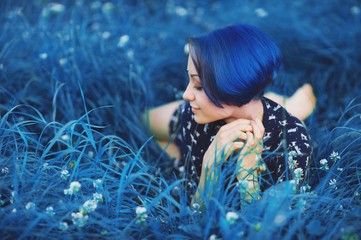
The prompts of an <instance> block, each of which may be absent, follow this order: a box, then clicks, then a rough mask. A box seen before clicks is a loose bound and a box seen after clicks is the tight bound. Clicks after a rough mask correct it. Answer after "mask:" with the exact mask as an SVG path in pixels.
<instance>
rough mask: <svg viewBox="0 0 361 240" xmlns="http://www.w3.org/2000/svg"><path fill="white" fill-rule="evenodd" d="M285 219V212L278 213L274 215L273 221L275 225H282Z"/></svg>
mask: <svg viewBox="0 0 361 240" xmlns="http://www.w3.org/2000/svg"><path fill="white" fill-rule="evenodd" d="M286 220H287V217H286V215H285V214H282V213H279V214H277V215H276V217H275V219H274V223H275V224H276V225H278V226H279V225H283V224H284V223H285V222H286Z"/></svg>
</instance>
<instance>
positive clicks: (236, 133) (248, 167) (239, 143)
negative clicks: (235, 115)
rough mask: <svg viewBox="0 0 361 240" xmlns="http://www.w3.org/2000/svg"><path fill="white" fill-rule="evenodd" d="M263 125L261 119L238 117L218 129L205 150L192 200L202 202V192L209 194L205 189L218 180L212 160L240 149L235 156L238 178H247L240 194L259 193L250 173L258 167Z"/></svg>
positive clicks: (219, 158)
mask: <svg viewBox="0 0 361 240" xmlns="http://www.w3.org/2000/svg"><path fill="white" fill-rule="evenodd" d="M263 133H264V128H263V124H262V122H261V121H260V120H256V121H251V120H245V119H238V120H236V121H234V122H231V123H228V124H226V125H224V126H222V127H221V128H220V130H219V131H218V133H217V135H216V137H215V139H214V140H213V142H212V143H211V145H210V146H209V148H208V149H207V151H206V153H205V155H204V157H203V163H202V172H201V176H200V181H199V184H198V188H197V191H196V194H195V196H194V198H193V203H198V204H199V205H203V197H205V198H208V197H210V196H204V195H203V193H204V192H207V193H209V194H210V195H211V194H212V193H211V192H209V191H208V190H207V189H205V188H206V187H207V184H208V185H209V183H210V182H215V181H217V176H218V174H217V173H215V172H214V171H217V169H216V168H214V164H215V163H219V162H220V161H222V160H223V159H227V158H228V157H229V155H230V154H231V153H232V152H234V151H238V150H240V149H242V150H241V151H240V155H239V159H238V161H237V162H238V170H237V171H238V172H237V178H238V181H240V182H242V181H248V184H247V187H248V188H247V191H246V193H245V194H243V195H244V196H245V198H246V200H251V199H252V198H254V195H255V194H258V191H256V190H257V189H258V178H257V177H255V174H253V173H254V172H255V170H256V167H257V166H258V159H259V158H258V156H259V155H260V154H261V153H262V147H260V146H262V144H261V143H262V138H263Z"/></svg>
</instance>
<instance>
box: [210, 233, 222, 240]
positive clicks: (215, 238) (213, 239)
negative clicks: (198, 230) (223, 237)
mask: <svg viewBox="0 0 361 240" xmlns="http://www.w3.org/2000/svg"><path fill="white" fill-rule="evenodd" d="M218 239H220V238H218V237H217V235H216V234H212V235H211V236H209V238H208V240H218Z"/></svg>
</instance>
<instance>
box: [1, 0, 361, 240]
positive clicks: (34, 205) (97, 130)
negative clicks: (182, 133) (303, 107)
mask: <svg viewBox="0 0 361 240" xmlns="http://www.w3.org/2000/svg"><path fill="white" fill-rule="evenodd" d="M232 23H248V24H252V25H255V26H258V27H259V28H261V29H262V30H264V31H266V32H267V33H269V34H270V35H271V36H272V37H273V38H274V39H275V40H276V42H277V43H279V45H280V47H281V49H282V51H283V55H284V59H285V62H284V66H283V69H282V72H281V73H280V74H279V76H278V77H277V79H276V81H275V82H274V83H273V84H272V86H270V89H269V90H273V91H275V92H278V93H281V94H284V95H290V94H292V93H293V92H294V91H295V89H296V88H297V87H299V86H301V85H302V84H304V83H310V84H311V85H312V86H313V88H314V90H315V94H316V97H317V106H316V109H315V111H314V113H313V114H312V115H311V116H310V117H309V118H308V119H307V120H306V121H305V125H306V126H307V128H308V129H309V132H310V135H311V137H312V142H313V146H314V162H313V163H312V169H311V170H312V177H311V180H310V182H309V183H308V185H307V186H306V187H305V188H304V189H303V191H302V192H300V193H294V192H293V191H292V189H291V188H292V187H291V186H289V184H287V182H285V183H284V184H280V185H275V186H273V187H271V188H270V189H268V190H267V191H266V192H265V193H264V194H263V197H262V199H260V200H257V201H253V202H252V203H251V204H249V205H245V206H242V208H241V209H239V208H236V207H234V206H233V203H232V200H231V199H230V198H229V195H227V194H224V193H222V192H216V193H215V194H214V195H213V197H212V198H211V199H209V201H208V205H207V207H206V208H205V209H203V210H202V211H200V209H198V208H197V206H192V205H191V206H190V205H188V204H186V202H185V201H184V194H183V193H184V186H183V185H182V183H183V182H182V179H177V178H175V177H174V174H173V173H172V164H171V161H170V159H169V158H168V157H167V155H166V154H165V153H164V152H163V151H162V150H161V149H160V148H159V147H158V146H157V145H156V143H155V141H154V139H153V138H152V136H151V135H150V133H149V132H148V130H147V129H146V127H144V125H143V124H142V122H141V115H142V113H143V112H144V111H145V110H146V109H149V108H151V107H154V106H158V105H160V104H163V103H166V102H168V101H173V100H176V99H180V98H181V97H182V92H183V90H184V89H185V86H186V84H187V81H188V79H187V71H186V61H187V52H186V49H185V48H186V45H187V41H188V37H189V36H194V35H199V34H202V33H205V32H208V31H210V30H213V29H215V28H217V27H221V26H226V25H229V24H232ZM360 38H361V4H360V2H359V1H357V0H350V1H347V2H345V1H341V0H329V1H324V2H321V1H316V0H296V1H291V0H284V1H278V0H269V1H262V0H242V1H236V0H226V1H218V0H204V1H192V0H183V1H182V0H154V1H147V0H133V1H131V0H113V1H96V0H94V1H93V0H74V1H71V0H67V1H66V0H64V1H57V2H52V1H47V0H29V1H20V0H19V1H18V0H14V1H12V0H2V1H1V2H0V233H1V235H0V237H1V239H58V238H63V239H243V238H245V239H263V240H264V239H350V240H351V239H360V237H361V196H360V194H361V189H360V187H361V181H360V180H361V179H360V176H361V166H360V164H361V97H360V91H361V81H360V79H361V44H360Z"/></svg>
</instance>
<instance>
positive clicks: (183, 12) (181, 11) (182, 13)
mask: <svg viewBox="0 0 361 240" xmlns="http://www.w3.org/2000/svg"><path fill="white" fill-rule="evenodd" d="M175 13H176V14H177V15H178V16H180V17H184V16H186V15H187V14H188V11H187V9H185V8H184V7H179V6H178V7H175Z"/></svg>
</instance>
